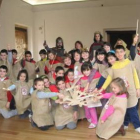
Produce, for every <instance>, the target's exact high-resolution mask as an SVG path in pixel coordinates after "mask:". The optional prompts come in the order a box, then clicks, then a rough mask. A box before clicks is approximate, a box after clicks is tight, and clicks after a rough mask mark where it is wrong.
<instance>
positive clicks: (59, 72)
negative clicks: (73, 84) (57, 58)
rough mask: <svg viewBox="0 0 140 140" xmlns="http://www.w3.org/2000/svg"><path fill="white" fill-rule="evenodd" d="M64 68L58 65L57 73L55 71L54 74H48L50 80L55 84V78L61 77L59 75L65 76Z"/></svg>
mask: <svg viewBox="0 0 140 140" xmlns="http://www.w3.org/2000/svg"><path fill="white" fill-rule="evenodd" d="M64 73H65V72H64V69H63V67H61V66H57V67H56V68H55V73H53V74H52V75H50V74H49V75H48V78H49V81H50V82H51V84H55V80H56V77H59V76H62V77H63V76H64Z"/></svg>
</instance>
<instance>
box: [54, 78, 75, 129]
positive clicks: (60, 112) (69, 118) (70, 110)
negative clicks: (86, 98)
mask: <svg viewBox="0 0 140 140" xmlns="http://www.w3.org/2000/svg"><path fill="white" fill-rule="evenodd" d="M56 85H57V87H58V89H59V92H60V93H62V94H63V95H64V97H66V96H69V97H71V96H70V93H69V92H67V91H66V84H65V80H64V78H63V77H57V78H56ZM54 120H55V126H56V129H58V130H62V129H63V128H65V127H67V128H68V129H75V128H76V126H77V125H76V120H77V107H76V106H74V107H71V106H69V105H67V104H57V106H56V109H55V116H54Z"/></svg>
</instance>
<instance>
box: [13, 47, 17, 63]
mask: <svg viewBox="0 0 140 140" xmlns="http://www.w3.org/2000/svg"><path fill="white" fill-rule="evenodd" d="M12 58H13V64H14V63H15V61H17V50H15V49H13V50H12Z"/></svg>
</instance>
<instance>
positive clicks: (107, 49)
mask: <svg viewBox="0 0 140 140" xmlns="http://www.w3.org/2000/svg"><path fill="white" fill-rule="evenodd" d="M104 49H105V51H106V52H107V53H108V52H109V51H110V46H108V45H104Z"/></svg>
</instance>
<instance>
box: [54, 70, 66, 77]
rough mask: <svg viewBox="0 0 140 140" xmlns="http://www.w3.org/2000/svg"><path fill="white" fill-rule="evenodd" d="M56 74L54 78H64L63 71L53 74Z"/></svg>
mask: <svg viewBox="0 0 140 140" xmlns="http://www.w3.org/2000/svg"><path fill="white" fill-rule="evenodd" d="M55 74H56V77H59V76H61V77H63V76H64V71H63V70H59V71H58V72H57V73H55Z"/></svg>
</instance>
